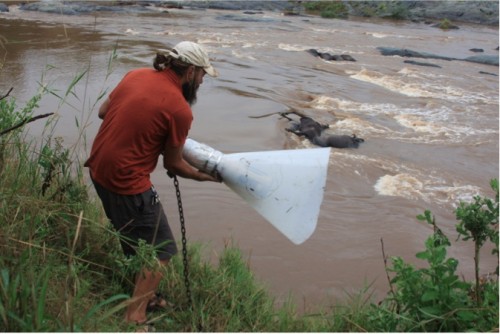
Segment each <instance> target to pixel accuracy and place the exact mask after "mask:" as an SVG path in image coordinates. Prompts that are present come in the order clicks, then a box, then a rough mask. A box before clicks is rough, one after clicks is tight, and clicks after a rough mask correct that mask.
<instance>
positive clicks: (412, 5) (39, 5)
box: [0, 0, 499, 26]
mask: <svg viewBox="0 0 500 334" xmlns="http://www.w3.org/2000/svg"><path fill="white" fill-rule="evenodd" d="M13 3H17V4H18V5H19V8H20V9H21V10H29V11H41V12H49V13H57V14H65V15H78V14H85V13H90V12H94V11H113V12H123V13H127V12H139V11H140V12H144V11H148V10H151V9H150V8H151V7H163V8H166V9H167V10H168V8H172V7H175V8H191V9H221V10H241V11H249V12H248V14H252V13H255V12H256V11H257V12H258V11H280V12H284V13H288V14H290V15H306V11H305V9H304V6H303V1H284V0H268V1H187V0H185V1H161V0H149V1H133V0H122V1H61V0H44V1H39V2H28V3H25V2H21V1H18V2H7V3H0V12H2V11H3V12H6V11H9V5H12V4H13ZM343 4H344V5H345V7H346V8H347V11H348V17H367V16H372V17H382V18H387V17H394V13H395V11H397V13H398V18H399V19H404V20H411V21H417V22H425V23H429V24H430V23H435V22H436V21H439V20H444V19H446V20H449V21H451V22H453V23H455V24H456V23H474V24H482V25H497V26H498V19H499V10H498V7H499V5H498V1H452V0H443V1H343ZM432 21H434V22H432Z"/></svg>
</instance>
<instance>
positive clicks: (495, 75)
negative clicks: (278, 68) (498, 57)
mask: <svg viewBox="0 0 500 334" xmlns="http://www.w3.org/2000/svg"><path fill="white" fill-rule="evenodd" d="M479 73H480V74H486V75H492V76H494V77H498V74H495V73H490V72H485V71H479Z"/></svg>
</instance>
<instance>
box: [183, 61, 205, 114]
mask: <svg viewBox="0 0 500 334" xmlns="http://www.w3.org/2000/svg"><path fill="white" fill-rule="evenodd" d="M204 76H205V71H204V70H203V69H201V68H198V67H196V68H194V75H193V80H191V81H189V82H186V83H185V84H183V85H182V95H184V98H185V99H186V101H187V102H188V103H189V105H190V106H192V105H193V104H195V103H196V99H197V93H198V88H200V85H201V84H202V83H203V77H204Z"/></svg>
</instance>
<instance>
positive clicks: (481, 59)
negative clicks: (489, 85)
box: [464, 55, 498, 66]
mask: <svg viewBox="0 0 500 334" xmlns="http://www.w3.org/2000/svg"><path fill="white" fill-rule="evenodd" d="M464 60H465V61H469V62H471V63H479V64H485V65H495V66H498V56H488V55H479V56H471V57H467V58H465V59H464Z"/></svg>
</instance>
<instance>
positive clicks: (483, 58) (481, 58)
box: [377, 47, 498, 66]
mask: <svg viewBox="0 0 500 334" xmlns="http://www.w3.org/2000/svg"><path fill="white" fill-rule="evenodd" d="M377 50H379V51H380V53H381V54H382V55H383V56H400V57H409V58H425V59H442V60H463V61H468V62H471V63H479V64H484V65H495V66H498V55H495V56H491V55H478V56H471V57H467V58H464V59H460V58H450V57H443V56H439V55H434V54H431V53H426V52H417V51H413V50H408V49H398V48H390V47H378V48H377Z"/></svg>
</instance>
